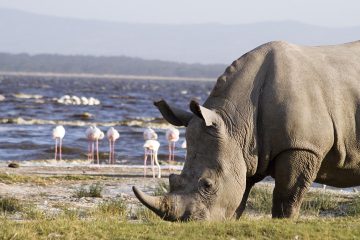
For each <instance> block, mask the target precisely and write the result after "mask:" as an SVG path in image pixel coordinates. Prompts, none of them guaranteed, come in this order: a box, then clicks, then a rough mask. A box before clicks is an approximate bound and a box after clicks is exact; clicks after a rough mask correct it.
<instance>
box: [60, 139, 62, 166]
mask: <svg viewBox="0 0 360 240" xmlns="http://www.w3.org/2000/svg"><path fill="white" fill-rule="evenodd" d="M61 145H62V138H60V139H59V152H60V161H61V160H62V156H61Z"/></svg>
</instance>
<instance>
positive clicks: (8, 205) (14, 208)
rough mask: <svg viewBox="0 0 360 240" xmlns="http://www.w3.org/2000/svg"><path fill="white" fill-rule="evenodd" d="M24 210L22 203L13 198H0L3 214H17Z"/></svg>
mask: <svg viewBox="0 0 360 240" xmlns="http://www.w3.org/2000/svg"><path fill="white" fill-rule="evenodd" d="M22 209H23V205H22V204H21V202H20V201H19V200H18V199H16V198H12V197H2V198H0V212H1V213H5V214H6V213H15V212H19V211H21V210H22Z"/></svg>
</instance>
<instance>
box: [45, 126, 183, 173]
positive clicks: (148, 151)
mask: <svg viewBox="0 0 360 240" xmlns="http://www.w3.org/2000/svg"><path fill="white" fill-rule="evenodd" d="M52 135H53V138H54V139H55V160H57V157H58V156H59V160H62V152H61V148H62V140H63V138H64V136H65V128H64V127H63V126H61V125H59V126H56V127H55V128H54V129H53V132H52ZM143 135H144V140H145V143H144V176H146V168H147V167H146V164H147V159H148V158H149V157H150V162H151V168H152V174H153V178H155V165H154V164H156V166H157V168H158V174H157V177H158V178H161V168H160V164H159V161H158V157H157V155H158V151H159V148H160V142H159V141H158V140H157V139H158V135H157V133H156V132H155V131H154V130H153V129H152V128H150V127H148V128H146V129H145V131H144V134H143ZM179 135H180V132H179V130H178V129H176V128H173V127H171V128H169V129H167V131H166V139H167V141H168V143H169V164H170V163H171V161H175V144H176V142H177V141H179ZM85 136H86V138H87V140H88V141H89V144H88V153H87V156H88V161H91V162H93V163H96V164H99V163H100V162H99V140H102V139H103V138H104V137H105V134H104V132H102V131H101V130H100V129H99V128H97V127H96V126H95V125H93V126H90V127H88V128H87V129H86V131H85ZM106 137H107V139H108V140H109V161H108V163H109V164H115V141H116V140H118V139H119V138H120V133H119V132H118V131H117V130H116V129H115V128H113V127H110V128H109V130H108V131H107V132H106ZM181 147H182V148H186V141H184V142H183V143H182V145H181ZM95 151H96V162H95V159H94V153H95Z"/></svg>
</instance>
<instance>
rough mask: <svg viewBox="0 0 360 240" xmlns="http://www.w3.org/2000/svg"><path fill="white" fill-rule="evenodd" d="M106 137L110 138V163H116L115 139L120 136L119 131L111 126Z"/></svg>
mask: <svg viewBox="0 0 360 240" xmlns="http://www.w3.org/2000/svg"><path fill="white" fill-rule="evenodd" d="M106 137H107V138H108V139H109V145H110V153H109V164H115V141H116V140H117V139H119V138H120V134H119V132H118V131H117V130H116V129H115V128H113V127H111V128H109V130H108V131H107V132H106Z"/></svg>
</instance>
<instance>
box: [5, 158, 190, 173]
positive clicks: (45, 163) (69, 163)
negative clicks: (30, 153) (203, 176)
mask: <svg viewBox="0 0 360 240" xmlns="http://www.w3.org/2000/svg"><path fill="white" fill-rule="evenodd" d="M10 162H13V161H1V164H0V166H1V165H3V166H4V165H7V164H9V163H10ZM18 163H19V164H20V166H24V167H26V166H28V167H67V168H71V167H92V168H127V169H143V168H144V165H124V164H106V163H103V164H94V163H92V161H88V160H80V159H77V160H61V161H60V160H54V159H48V160H28V161H19V162H18ZM160 167H161V169H172V170H178V171H181V170H182V169H183V166H182V165H161V166H160ZM147 168H151V165H147Z"/></svg>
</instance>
